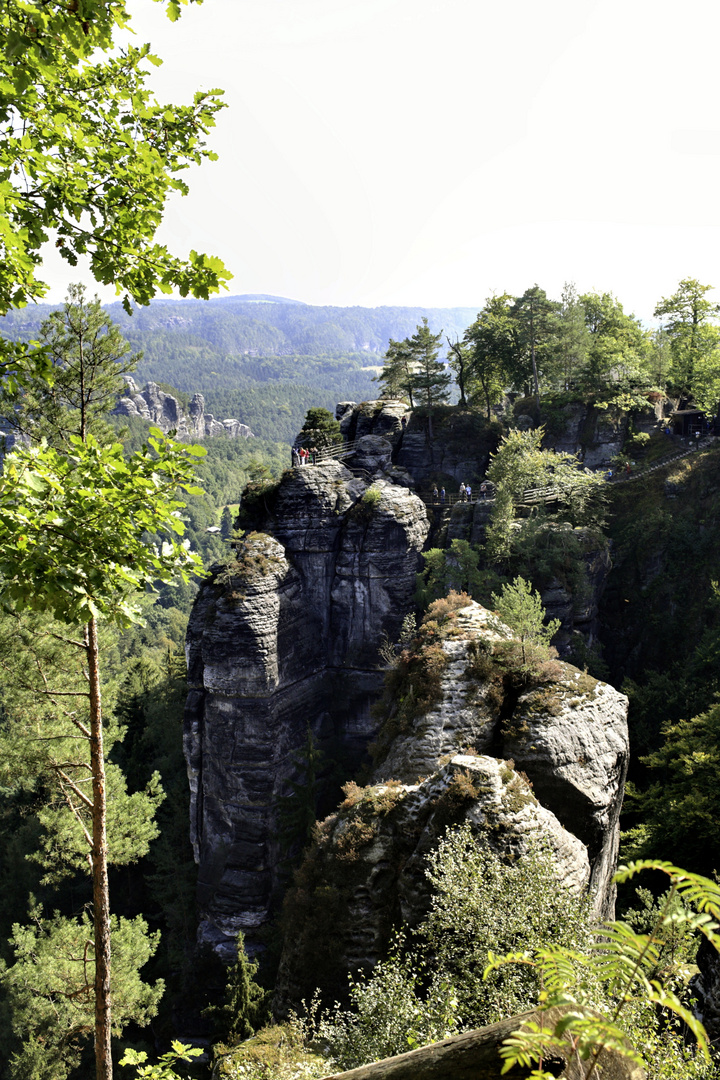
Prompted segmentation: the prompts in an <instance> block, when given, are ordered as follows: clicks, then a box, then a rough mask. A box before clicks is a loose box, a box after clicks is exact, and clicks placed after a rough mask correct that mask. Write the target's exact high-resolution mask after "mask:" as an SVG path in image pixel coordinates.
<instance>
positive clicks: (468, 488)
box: [465, 484, 472, 502]
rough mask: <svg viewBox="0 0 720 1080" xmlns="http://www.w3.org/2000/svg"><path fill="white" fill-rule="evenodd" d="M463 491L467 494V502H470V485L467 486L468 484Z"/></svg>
mask: <svg viewBox="0 0 720 1080" xmlns="http://www.w3.org/2000/svg"><path fill="white" fill-rule="evenodd" d="M465 491H466V493H467V500H468V502H472V488H471V487H470V485H469V484H468V486H467V487H466V488H465Z"/></svg>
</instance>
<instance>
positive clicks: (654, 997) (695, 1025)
mask: <svg viewBox="0 0 720 1080" xmlns="http://www.w3.org/2000/svg"><path fill="white" fill-rule="evenodd" d="M647 1000H648V1001H651V1002H653V1003H654V1004H655V1005H659V1006H660V1007H661V1008H662V1009H670V1011H671V1012H673V1013H675V1015H676V1016H679V1017H680V1019H681V1020H682V1021H683V1022H684V1023H685V1024H687V1026H688V1027H689V1028H690V1030H691V1031H692V1033H693V1035H694V1036H695V1038H696V1040H697V1044H698V1046H699V1047H700V1050H701V1051H702V1055H703V1057H704V1058H705V1060H706V1061H709V1060H710V1050H709V1045H708V1037H707V1032H706V1031H705V1028H704V1026H703V1024H702V1023H701V1021H700V1020H698V1018H697V1017H696V1016H693V1014H692V1013H691V1012H690V1010H689V1009H687V1008H686V1007H685V1006H684V1005H683V1003H682V1002H681V1001H680V998H679V997H678V996H677V994H674V993H673V991H672V990H668V989H667V987H664V986H662V985H661V984H660V983H659V982H658V981H657V980H656V979H653V980H652V983H651V986H650V991H649V993H648V997H647Z"/></svg>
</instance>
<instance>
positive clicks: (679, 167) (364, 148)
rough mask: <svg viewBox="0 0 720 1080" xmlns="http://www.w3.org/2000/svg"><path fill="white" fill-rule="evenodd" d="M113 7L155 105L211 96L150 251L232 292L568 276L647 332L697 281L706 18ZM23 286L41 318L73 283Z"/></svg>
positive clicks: (336, 2) (717, 190)
mask: <svg viewBox="0 0 720 1080" xmlns="http://www.w3.org/2000/svg"><path fill="white" fill-rule="evenodd" d="M131 6H132V7H133V8H134V10H135V11H136V21H135V27H136V31H137V37H138V38H139V40H140V41H145V40H149V41H150V42H151V43H152V45H153V48H154V50H155V51H156V52H157V53H158V54H159V55H160V56H162V57H163V59H164V61H165V63H164V65H163V67H162V68H161V69H159V71H158V72H157V74H156V75H155V74H154V75H153V80H154V84H155V85H156V87H157V93H158V96H159V98H160V99H161V100H176V101H181V100H183V99H189V98H190V97H191V95H192V92H193V91H194V90H195V89H198V88H200V87H203V88H206V89H209V88H211V87H214V86H220V87H223V88H224V89H225V92H226V101H227V103H228V106H229V107H228V108H227V109H226V110H225V111H224V112H223V113H222V114H221V117H220V120H219V123H218V127H217V128H216V129H215V132H214V133H213V136H212V147H213V149H215V150H216V151H217V152H218V153H219V155H220V160H219V161H217V162H215V163H209V162H208V163H206V164H204V165H203V166H202V167H201V168H200V169H197V170H193V171H192V173H190V174H187V175H188V179H189V181H190V184H191V194H190V195H189V196H188V197H186V198H184V199H180V198H178V199H177V200H176V201H174V202H173V204H172V205H171V207H170V209H169V210H168V212H167V215H166V220H165V223H164V225H163V232H162V238H163V240H164V241H165V242H167V243H169V244H170V245H171V246H172V248H173V249H174V250H176V251H177V253H178V254H185V253H186V252H187V251H188V250H189V249H190V248H191V247H194V248H196V249H197V250H200V251H206V252H209V253H210V254H216V255H220V256H221V257H222V258H223V259H224V261H225V263H226V264H227V265H228V266H229V268H230V269H231V270H232V272H233V273H234V275H235V277H234V280H233V281H232V282H231V283H230V292H231V293H233V294H235V293H256V292H265V293H273V294H276V295H280V296H287V297H291V298H294V299H297V300H303V301H305V302H307V303H311V304H340V305H350V304H360V305H364V306H375V305H379V304H413V305H415V304H417V305H425V306H466V305H467V306H470V307H473V306H474V307H478V308H479V307H480V306H482V304H483V302H484V300H485V298H486V297H487V296H488V295H489V294H491V293H492V292H502V291H505V290H507V291H508V292H511V293H519V292H522V291H524V289H526V288H527V287H528V286H530V285H532V284H534V283H535V282H537V283H538V284H539V285H541V286H543V287H544V288H545V289H546V290H547V291H548V293H549V294H550V295H551V296H559V293H560V290H561V288H562V285H563V282H564V281H566V280H571V281H575V282H576V284H577V286H578V289H579V290H580V291H581V292H582V291H585V290H589V289H596V290H600V291H606V290H608V291H612V292H614V293H615V295H616V296H617V297H618V298H619V299H620V300H621V301H622V302H623V304H624V306H625V309H626V311H634V312H635V314H637V315H638V316H640V317H641V318H643V319H646V320H649V319H650V318H651V316H652V311H653V308H654V306H655V303H656V302H657V300H658V299H659V298H660V297H661V296H663V295H668V294H669V293H671V292H672V291H674V288H675V286H676V284H677V282H678V280H679V279H680V278H682V277H687V276H691V277H697V278H699V279H700V280H701V281H702V282H703V283H706V284H713V285H718V286H720V259H719V257H718V247H719V244H720V202H719V195H720V185H719V184H718V180H719V179H720V176H719V174H720V116H719V115H718V108H719V106H720V93H719V89H720V64H719V63H718V59H717V49H718V40H720V5H717V4H714V3H713V4H711V3H708V2H707V0H685V3H684V4H683V5H680V4H679V3H678V2H677V0H673V2H672V3H671V2H668V0H653V2H652V3H650V2H649V0H623V2H620V0H603V2H602V3H599V2H594V0H545V2H544V3H538V2H537V0H533V2H530V0H505V2H504V3H499V2H494V3H489V2H487V0H205V3H204V4H203V5H202V6H201V7H195V6H192V7H190V8H186V9H185V13H184V15H183V17H182V19H181V20H180V22H179V23H176V24H174V25H173V24H171V23H170V22H169V21H168V20H167V18H166V17H165V15H164V9H163V8H162V7H161V6H160V5H159V4H152V3H150V0H131ZM47 273H48V274H49V278H50V280H52V282H53V286H54V287H53V293H52V296H51V299H53V300H59V299H61V298H62V295H63V290H64V286H65V284H66V283H67V282H68V281H72V280H76V279H77V277H78V271H77V270H72V269H70V268H68V269H64V268H61V267H59V266H58V265H57V262H56V261H53V262H52V264H50V263H49V264H48V267H47ZM104 298H109V294H108V293H105V294H104Z"/></svg>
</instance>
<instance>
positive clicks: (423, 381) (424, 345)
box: [407, 318, 452, 439]
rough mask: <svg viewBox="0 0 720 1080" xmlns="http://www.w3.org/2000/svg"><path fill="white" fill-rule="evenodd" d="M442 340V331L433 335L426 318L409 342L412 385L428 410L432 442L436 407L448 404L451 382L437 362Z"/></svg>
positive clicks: (440, 364)
mask: <svg viewBox="0 0 720 1080" xmlns="http://www.w3.org/2000/svg"><path fill="white" fill-rule="evenodd" d="M441 339H442V331H441V332H440V333H439V334H431V333H430V327H429V326H428V321H427V319H426V318H424V319H423V321H422V323H420V324H418V327H417V330H416V331H415V333H414V334H413V336H412V337H411V338H408V339H407V344H408V346H409V349H410V353H411V355H412V363H413V371H412V376H411V379H410V385H411V388H412V390H413V391H414V393H415V397H416V400H417V402H418V404H419V405H422V406H423V407H424V408H425V409H426V410H427V418H428V435H429V437H430V439H432V437H433V430H432V411H433V408H435V407H436V406H438V405H443V404H445V403H446V402H447V401H448V399H449V396H450V393H449V387H450V383H451V381H452V378H451V376H450V373H449V371H448V370H447V368H446V367H445V364H443V363H442V362H441V361H440V360H438V354H439V351H440V341H441Z"/></svg>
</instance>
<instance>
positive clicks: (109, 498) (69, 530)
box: [0, 430, 204, 625]
mask: <svg viewBox="0 0 720 1080" xmlns="http://www.w3.org/2000/svg"><path fill="white" fill-rule="evenodd" d="M70 444H71V445H70V449H69V451H67V452H66V453H60V452H58V451H57V450H55V449H53V448H52V447H49V446H43V445H41V446H32V447H27V448H25V447H23V448H20V449H18V450H16V451H15V452H14V453H13V454H11V455H9V456H8V457H7V458H6V459H5V467H4V471H3V476H2V480H1V482H0V544H1V545H2V556H1V557H0V570H1V571H2V574H3V579H4V581H3V592H4V594H5V596H6V597H7V598H8V599H10V600H12V601H15V602H16V603H20V604H23V605H26V606H29V607H32V608H34V609H36V610H50V611H52V612H53V613H54V614H55V616H56V617H57V618H60V619H62V620H68V621H71V622H84V621H87V620H88V619H90V618H93V617H95V616H97V615H102V616H103V617H105V618H109V619H111V620H112V621H114V622H117V623H118V624H119V625H127V624H128V623H130V622H133V621H135V620H136V619H137V618H138V617H139V614H138V609H137V605H133V604H132V603H131V602H130V597H131V596H132V595H133V594H134V593H137V592H138V591H139V590H142V589H144V588H145V586H146V585H149V584H152V583H153V582H154V581H157V580H160V581H167V580H172V578H173V577H174V576H175V574H176V573H180V574H185V575H187V573H188V571H189V570H190V569H195V570H197V569H199V559H198V558H197V556H196V555H194V554H193V553H192V552H191V551H189V550H188V549H187V547H185V546H184V545H183V544H182V543H181V542H179V541H178V540H176V539H175V538H174V537H173V538H172V539H166V540H163V541H162V544H161V545H147V544H144V543H143V541H142V535H143V533H145V532H150V533H156V532H157V531H158V530H159V529H163V530H170V533H171V535H172V534H173V533H174V534H175V536H182V534H183V532H184V525H183V523H182V521H181V520H180V519H179V517H178V516H176V511H178V510H179V509H181V508H182V507H183V506H184V503H182V502H180V501H178V499H177V498H176V494H175V493H176V491H177V489H178V488H179V487H180V488H183V489H184V490H186V491H193V490H197V489H196V488H195V487H194V485H193V472H192V458H193V455H195V454H198V453H204V451H203V450H201V448H199V447H185V446H180V445H177V444H174V443H172V442H171V440H169V439H167V438H166V437H165V436H164V435H163V434H162V432H160V431H157V430H155V431H154V433H153V434H152V435H151V437H150V438H149V440H148V444H147V445H146V446H145V447H143V448H142V450H140V451H138V452H136V453H135V454H134V455H133V456H132V457H131V458H130V459H129V460H126V458H125V456H124V454H123V448H122V446H121V444H119V443H115V444H114V445H112V446H107V447H102V446H100V445H99V444H98V443H97V442H96V440H95V439H94V438H93V436H91V435H89V436H88V438H87V440H86V441H85V442H82V441H81V439H79V438H78V437H77V436H71V437H70Z"/></svg>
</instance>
